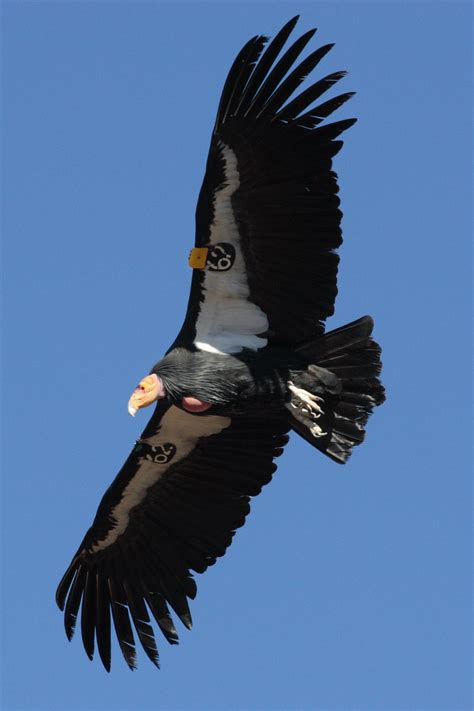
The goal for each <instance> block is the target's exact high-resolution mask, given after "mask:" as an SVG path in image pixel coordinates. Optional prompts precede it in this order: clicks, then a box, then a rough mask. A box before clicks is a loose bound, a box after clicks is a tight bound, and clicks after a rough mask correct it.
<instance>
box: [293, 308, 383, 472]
mask: <svg viewBox="0 0 474 711" xmlns="http://www.w3.org/2000/svg"><path fill="white" fill-rule="evenodd" d="M373 325H374V322H373V320H372V318H371V317H370V316H364V317H363V318H361V319H359V320H358V321H354V322H353V323H350V324H347V325H346V326H342V327H341V328H338V329H336V330H335V331H330V332H329V333H326V334H325V335H324V336H321V337H319V338H317V339H315V340H314V341H312V342H310V343H305V344H303V345H301V346H300V347H299V348H298V353H299V354H300V355H303V356H304V357H305V358H306V359H307V360H308V361H309V362H310V363H312V364H314V365H309V366H308V368H307V369H306V371H304V372H303V373H302V374H301V376H300V377H299V378H298V379H297V380H296V382H295V385H296V386H297V387H299V388H302V389H304V390H305V391H306V392H308V393H312V394H313V395H317V396H318V398H319V400H318V405H319V408H318V410H317V411H316V410H315V411H314V412H313V413H311V411H310V410H309V409H308V407H307V406H305V404H304V403H302V402H301V400H299V399H298V398H296V399H295V400H293V401H292V402H291V403H290V404H289V407H288V409H289V410H290V412H291V414H292V427H293V429H294V430H295V431H296V432H298V434H300V435H301V436H302V437H303V438H304V439H305V440H307V441H308V442H310V444H312V445H313V446H314V447H316V448H317V449H319V450H320V451H321V452H323V453H324V454H326V455H327V456H328V457H330V458H331V459H333V460H334V461H337V462H340V463H344V462H346V461H347V459H348V458H349V457H350V455H351V452H352V447H354V446H356V445H358V444H360V443H361V442H363V440H364V437H365V425H366V424H367V420H368V419H369V416H370V414H371V413H372V411H373V409H374V407H376V406H377V405H381V404H382V403H383V401H384V400H385V392H384V388H383V386H382V384H381V382H380V380H379V377H378V376H379V375H380V371H381V369H382V363H381V361H380V354H381V349H380V346H379V345H378V344H377V343H376V342H375V341H374V340H373V339H372V338H371V334H372V329H373Z"/></svg>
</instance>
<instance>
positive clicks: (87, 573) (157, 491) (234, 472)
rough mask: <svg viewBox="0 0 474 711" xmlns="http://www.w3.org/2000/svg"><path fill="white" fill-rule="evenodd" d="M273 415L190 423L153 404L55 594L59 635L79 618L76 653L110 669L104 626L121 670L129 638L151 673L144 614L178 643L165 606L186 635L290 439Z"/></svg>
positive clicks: (152, 646)
mask: <svg viewBox="0 0 474 711" xmlns="http://www.w3.org/2000/svg"><path fill="white" fill-rule="evenodd" d="M287 430H288V424H287V418H286V416H285V414H282V413H280V412H275V413H273V414H272V413H271V412H270V413H268V411H267V412H266V413H265V416H263V414H262V412H259V411H255V412H254V411H252V413H249V414H248V415H247V416H246V417H245V418H243V417H240V418H235V419H231V418H229V417H224V416H220V415H191V414H189V413H187V412H185V411H184V410H181V409H179V408H177V407H175V406H173V405H171V406H169V405H167V404H164V401H161V402H160V404H159V405H158V406H157V408H156V410H155V413H154V415H153V416H152V418H151V420H150V422H149V423H148V425H147V427H146V429H145V431H144V432H143V434H142V436H141V438H140V439H139V440H138V442H137V444H136V446H135V448H134V449H133V451H132V453H131V454H130V456H129V458H128V459H127V461H126V462H125V464H124V466H123V468H122V469H121V471H120V472H119V474H118V476H117V477H116V479H115V481H114V482H113V483H112V485H111V486H110V487H109V489H108V490H107V492H106V493H105V495H104V497H103V499H102V501H101V504H100V506H99V509H98V511H97V515H96V517H95V520H94V522H93V524H92V526H91V528H90V529H89V531H88V532H87V534H86V536H85V538H84V540H83V541H82V543H81V545H80V546H79V549H78V551H77V553H76V555H75V556H74V558H73V560H72V563H71V565H70V566H69V568H68V570H67V571H66V573H65V575H64V577H63V579H62V581H61V582H60V584H59V587H58V590H57V595H56V599H57V603H58V605H59V607H60V609H64V621H65V628H66V634H67V636H68V638H69V639H71V638H72V635H73V633H74V628H75V625H76V619H77V617H78V615H79V609H80V608H81V612H80V615H81V621H80V626H81V632H82V640H83V643H84V648H85V650H86V652H87V654H88V656H89V658H90V659H92V657H93V655H94V643H95V640H96V641H97V647H98V651H99V655H100V657H101V659H102V662H103V664H104V666H105V668H106V669H107V670H109V669H110V656H111V654H110V648H111V637H110V633H111V619H112V622H113V625H114V626H115V631H116V634H117V638H118V641H119V644H120V648H121V650H122V653H123V656H124V657H125V660H126V662H127V664H128V665H129V666H130V667H131V668H134V667H135V665H136V650H135V638H134V633H133V628H135V631H136V635H137V636H138V639H139V640H140V642H141V644H142V646H143V649H144V650H145V652H146V654H147V655H148V657H149V658H150V659H151V660H152V661H153V662H154V663H155V664H157V665H158V650H157V647H156V642H155V638H154V633H153V628H152V626H151V622H150V615H149V612H150V611H151V613H152V616H153V617H154V618H155V620H156V622H157V624H158V626H159V628H160V629H161V631H162V632H163V634H164V636H165V637H166V639H167V640H168V641H169V642H170V643H171V644H175V643H177V641H178V635H177V633H176V630H175V627H174V624H173V621H172V619H171V615H170V612H169V608H168V605H169V606H170V607H171V608H172V609H173V610H174V612H175V613H176V614H177V615H178V616H179V618H180V619H181V621H182V622H183V624H184V625H185V626H186V627H188V628H190V627H191V615H190V612H189V607H188V602H187V598H194V596H195V594H196V584H195V582H194V579H193V577H192V576H191V573H190V570H194V571H196V572H199V573H202V572H204V571H205V570H206V568H207V567H208V566H209V565H212V564H213V563H215V561H216V558H217V557H219V556H222V555H224V553H225V551H226V548H227V547H228V546H229V545H230V543H231V541H232V537H233V535H234V532H235V529H237V528H238V527H239V526H242V525H243V523H244V521H245V516H246V515H247V514H248V512H249V510H250V507H249V497H251V496H255V495H257V494H258V493H259V492H260V490H261V488H262V486H263V485H264V484H266V483H268V482H269V481H270V479H271V477H272V474H273V472H274V471H275V469H276V465H275V464H274V463H273V459H274V457H277V456H279V455H280V454H281V453H282V451H283V449H282V448H283V447H284V445H285V444H286V442H287V440H288V437H287V435H286V432H287Z"/></svg>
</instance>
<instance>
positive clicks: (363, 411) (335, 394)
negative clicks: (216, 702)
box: [57, 17, 384, 670]
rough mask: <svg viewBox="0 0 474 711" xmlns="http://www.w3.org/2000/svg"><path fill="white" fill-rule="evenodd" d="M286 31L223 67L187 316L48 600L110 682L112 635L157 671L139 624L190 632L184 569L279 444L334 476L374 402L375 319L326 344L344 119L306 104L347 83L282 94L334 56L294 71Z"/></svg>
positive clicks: (333, 103)
mask: <svg viewBox="0 0 474 711" xmlns="http://www.w3.org/2000/svg"><path fill="white" fill-rule="evenodd" d="M297 19H298V18H297V17H296V18H293V19H292V20H290V22H288V23H287V24H286V25H285V26H284V27H283V28H282V29H281V30H280V32H279V33H278V34H277V35H276V37H275V38H274V39H273V40H272V41H271V42H270V43H268V40H267V38H266V37H264V36H261V35H258V36H256V37H253V38H252V39H251V40H250V41H249V42H247V44H246V45H245V46H244V47H243V48H242V50H241V51H240V52H239V54H238V55H237V58H236V59H235V61H234V63H233V65H232V67H231V69H230V71H229V74H228V76H227V79H226V81H225V84H224V89H223V92H222V97H221V100H220V103H219V107H218V110H217V118H216V122H215V126H214V130H213V133H212V138H211V145H210V150H209V157H208V161H207V166H206V173H205V176H204V181H203V184H202V188H201V191H200V194H199V200H198V203H197V209H196V240H195V247H194V249H192V251H191V254H190V258H189V262H190V265H191V267H192V268H193V276H192V284H191V294H190V298H189V305H188V309H187V313H186V318H185V320H184V324H183V326H182V328H181V331H180V332H179V335H178V337H177V338H176V340H175V342H174V343H173V345H172V346H171V348H170V349H169V350H168V352H167V353H166V355H165V356H164V358H162V359H161V360H160V361H158V363H156V365H154V366H153V368H152V369H151V371H150V373H149V374H148V375H147V376H146V377H144V378H143V379H142V380H141V382H140V384H139V385H138V387H137V388H136V390H135V391H134V392H133V394H132V396H131V398H130V401H129V412H130V413H131V414H132V415H134V414H135V413H136V412H137V410H139V409H140V408H142V407H145V406H147V405H150V404H151V403H153V402H156V408H155V411H154V413H153V415H152V417H151V419H150V421H149V423H148V424H147V426H146V428H145V430H144V432H143V434H142V435H141V437H140V439H139V440H138V441H137V443H136V445H135V447H134V448H133V450H132V452H131V454H130V456H129V457H128V459H127V461H126V462H125V464H124V466H123V467H122V469H121V470H120V472H119V474H118V475H117V477H116V478H115V480H114V481H113V483H112V484H111V486H110V487H109V489H108V490H107V491H106V493H105V495H104V497H103V499H102V501H101V503H100V506H99V509H98V511H97V515H96V517H95V519H94V522H93V524H92V526H91V528H90V529H89V530H88V531H87V533H86V535H85V537H84V540H83V541H82V543H81V545H80V546H79V549H78V551H77V553H76V555H75V556H74V558H73V560H72V562H71V565H70V566H69V568H68V569H67V571H66V573H65V575H64V577H63V579H62V580H61V582H60V584H59V587H58V590H57V603H58V605H59V607H60V609H61V610H64V620H65V627H66V634H67V636H68V638H69V639H71V637H72V635H73V632H74V628H75V625H76V620H77V616H78V614H79V609H81V616H80V627H81V633H82V640H83V643H84V647H85V650H86V652H87V655H88V656H89V658H91V659H92V657H93V655H94V646H95V643H97V648H98V652H99V655H100V657H101V659H102V662H103V664H104V666H105V668H106V669H107V670H109V669H110V661H111V651H110V650H111V626H112V624H111V622H113V625H114V627H115V631H116V634H117V638H118V642H119V645H120V647H121V650H122V652H123V656H124V657H125V660H126V662H127V664H128V665H129V666H130V667H131V668H134V667H135V665H136V647H135V636H134V630H135V633H136V636H137V637H138V639H139V640H140V642H141V644H142V646H143V649H144V650H145V652H146V654H147V655H148V657H149V658H150V659H151V661H152V662H154V663H155V664H157V665H158V650H157V647H156V642H155V637H154V632H153V628H152V626H151V622H150V617H153V618H154V619H155V620H156V623H157V625H158V627H159V628H160V629H161V631H162V633H163V635H164V636H165V637H166V639H167V640H168V642H170V643H172V644H174V643H176V642H177V641H178V635H177V633H176V629H175V626H174V623H173V620H172V618H171V615H170V609H169V608H172V609H173V610H174V612H175V613H176V615H177V616H178V617H179V618H180V619H181V621H182V622H183V624H184V625H185V626H186V627H188V628H190V627H191V614H190V611H189V607H188V598H190V599H192V598H194V597H195V595H196V583H195V581H194V578H193V576H192V574H191V572H190V571H195V572H198V573H203V572H204V571H205V570H206V568H207V567H208V566H209V565H212V564H213V563H215V561H216V558H218V557H219V556H222V555H224V553H225V551H226V549H227V547H228V546H229V545H230V543H231V541H232V537H233V535H234V532H235V530H236V529H237V528H239V526H242V525H243V523H244V521H245V517H246V515H247V514H248V513H249V510H250V506H249V501H250V497H252V496H256V495H257V494H258V493H259V492H260V490H261V488H262V486H263V485H264V484H267V483H268V482H269V481H270V479H271V478H272V474H273V473H274V471H275V469H276V465H275V464H274V459H275V457H278V456H279V455H280V454H281V453H282V452H283V449H284V446H285V444H286V443H287V442H288V432H289V431H290V430H293V431H295V432H297V433H298V434H299V435H301V436H302V437H304V439H305V440H306V441H307V442H309V443H310V444H311V445H313V446H314V447H315V448H316V449H319V450H320V451H321V452H323V453H324V454H326V455H327V456H328V457H330V458H331V459H333V460H335V461H336V462H342V463H343V462H345V461H346V460H347V458H348V457H349V456H350V453H351V450H352V447H353V446H355V445H357V444H360V443H361V442H362V440H363V439H364V434H365V432H364V427H365V424H366V422H367V419H368V417H369V415H370V413H371V412H372V409H373V407H374V406H375V405H379V404H380V403H382V402H383V399H384V393H383V388H382V386H381V384H380V381H379V379H378V375H379V373H380V368H381V364H380V348H379V346H378V345H377V343H375V341H373V340H372V338H371V332H372V327H373V322H372V319H371V318H370V317H369V316H366V317H364V318H361V319H359V320H358V321H355V322H353V323H351V324H349V325H347V326H344V327H342V328H338V329H337V330H335V331H331V332H329V333H326V334H325V333H324V322H325V320H326V318H327V317H328V316H331V315H332V313H333V312H334V300H335V297H336V292H337V288H336V275H337V267H338V261H339V258H338V256H337V254H336V250H337V248H338V247H339V245H340V244H341V228H340V221H341V211H340V210H339V198H338V197H337V193H338V186H337V182H336V174H335V173H334V172H333V170H332V159H333V157H334V156H335V154H336V153H337V152H338V151H339V150H340V148H341V146H342V141H341V140H340V139H339V136H340V134H341V133H342V132H343V131H344V130H345V129H347V128H349V126H351V125H352V124H353V123H354V121H355V119H346V120H341V121H336V122H334V123H329V124H323V125H321V123H322V122H323V120H324V119H325V118H327V117H328V116H329V115H330V114H331V113H332V112H333V111H334V110H335V109H337V108H338V107H340V106H341V105H342V104H343V103H344V102H345V101H347V99H349V98H350V97H351V96H352V94H351V93H345V94H340V95H338V96H336V97H334V98H331V99H329V100H326V101H324V102H323V103H320V104H319V105H317V106H314V103H315V102H316V101H317V100H318V99H319V98H320V96H321V95H322V94H324V92H325V91H326V90H328V89H330V88H331V87H332V86H333V85H334V84H335V83H336V82H337V81H338V80H339V79H340V78H341V77H342V76H344V72H335V73H333V74H329V75H328V76H325V77H323V78H321V79H319V80H318V81H316V82H315V83H313V84H311V85H310V86H309V88H307V89H305V90H304V91H301V93H297V94H296V96H295V95H294V94H295V91H296V90H297V88H298V87H299V85H300V84H301V83H302V82H303V80H304V79H305V78H306V77H307V76H308V75H309V74H310V73H311V72H312V71H313V69H314V68H315V67H316V65H317V64H318V63H319V62H320V60H321V59H322V58H323V57H324V56H325V54H326V53H327V52H328V51H329V50H330V48H331V46H332V45H325V46H323V47H319V48H318V49H316V50H315V51H313V52H311V53H310V54H309V55H308V56H307V57H306V58H305V59H303V60H302V61H301V62H300V63H299V64H298V65H297V66H296V68H293V66H294V65H295V63H296V60H297V59H298V57H299V56H300V54H301V53H302V51H303V49H304V48H305V47H306V45H307V44H308V43H309V41H310V40H311V38H312V37H313V35H314V32H315V30H310V31H309V32H306V33H305V34H303V36H302V37H300V38H299V39H297V40H296V41H295V42H294V43H293V44H291V45H290V46H289V48H288V49H286V50H285V51H283V52H282V50H283V46H284V45H285V43H286V41H287V39H288V37H289V35H290V33H291V32H292V30H293V29H294V27H295V25H296V22H297ZM292 97H293V98H292Z"/></svg>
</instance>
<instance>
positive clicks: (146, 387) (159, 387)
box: [128, 373, 165, 417]
mask: <svg viewBox="0 0 474 711" xmlns="http://www.w3.org/2000/svg"><path fill="white" fill-rule="evenodd" d="M164 396H165V389H164V387H163V383H162V382H161V379H160V378H159V377H158V376H157V375H156V374H155V373H151V375H147V376H146V377H145V378H143V379H142V380H140V382H139V384H138V386H137V387H136V388H135V390H134V391H133V393H132V397H131V398H130V400H129V401H128V412H129V414H130V415H131V416H132V417H135V415H136V414H137V412H138V410H140V409H141V408H142V407H147V406H148V405H151V404H152V402H155V400H158V398H160V397H164Z"/></svg>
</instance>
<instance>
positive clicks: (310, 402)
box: [288, 380, 327, 437]
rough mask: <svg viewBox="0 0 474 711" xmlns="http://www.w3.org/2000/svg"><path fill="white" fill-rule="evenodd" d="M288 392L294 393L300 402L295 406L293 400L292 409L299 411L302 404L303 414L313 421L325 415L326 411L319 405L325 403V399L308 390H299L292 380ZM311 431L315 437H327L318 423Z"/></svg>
mask: <svg viewBox="0 0 474 711" xmlns="http://www.w3.org/2000/svg"><path fill="white" fill-rule="evenodd" d="M288 390H289V391H290V392H291V393H293V395H294V396H295V398H296V399H297V401H298V402H297V403H296V404H295V403H294V402H293V400H292V401H291V403H290V404H291V407H293V408H295V409H296V410H298V409H299V406H300V404H301V405H302V407H301V412H302V413H304V414H305V415H306V414H307V415H309V417H310V418H311V419H312V420H317V419H318V417H321V415H324V410H323V409H322V408H321V407H320V405H319V403H320V402H324V398H322V397H319V396H318V395H314V394H313V393H310V392H308V391H307V390H303V388H297V387H296V385H294V384H293V383H292V382H291V380H290V381H289V383H288ZM309 431H310V432H311V434H312V435H313V437H324V436H325V435H327V432H323V429H322V428H321V427H320V426H319V425H318V424H317V423H316V422H315V423H314V425H312V426H311V427H310V428H309Z"/></svg>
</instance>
